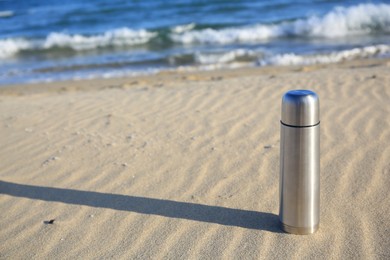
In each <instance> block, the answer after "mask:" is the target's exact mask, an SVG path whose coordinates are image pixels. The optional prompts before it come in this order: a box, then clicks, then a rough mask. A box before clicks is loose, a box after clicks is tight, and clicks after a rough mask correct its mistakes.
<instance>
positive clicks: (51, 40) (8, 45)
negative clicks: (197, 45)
mask: <svg viewBox="0 0 390 260" xmlns="http://www.w3.org/2000/svg"><path fill="white" fill-rule="evenodd" d="M156 34H157V33H155V32H150V31H147V30H144V29H141V30H132V29H129V28H119V29H114V30H110V31H107V32H105V33H103V34H97V35H89V36H87V35H80V34H66V33H57V32H53V33H50V34H49V35H48V36H47V37H46V38H45V39H43V40H40V39H29V40H28V39H23V38H12V39H1V40H0V58H6V57H9V56H13V55H15V54H17V53H18V52H20V51H25V50H32V51H34V50H38V51H39V50H48V49H52V48H69V49H72V50H75V51H81V50H91V49H96V48H101V47H110V46H111V47H115V46H132V45H140V44H145V43H147V42H148V41H149V40H150V39H152V38H153V37H154V36H156Z"/></svg>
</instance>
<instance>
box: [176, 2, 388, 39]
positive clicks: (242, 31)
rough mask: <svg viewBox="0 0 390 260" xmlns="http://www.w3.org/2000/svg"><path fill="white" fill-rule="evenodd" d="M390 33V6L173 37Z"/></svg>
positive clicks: (354, 8)
mask: <svg viewBox="0 0 390 260" xmlns="http://www.w3.org/2000/svg"><path fill="white" fill-rule="evenodd" d="M383 32H384V33H390V5H388V4H377V5H375V4H359V5H355V6H351V7H347V8H346V7H337V8H335V9H333V10H332V11H331V12H329V13H327V14H325V15H324V16H322V17H318V16H311V17H309V18H306V19H300V20H296V21H293V22H283V23H280V24H271V25H265V24H258V25H252V26H246V27H240V28H237V27H236V28H226V29H221V30H215V29H211V28H209V29H204V30H199V31H185V32H183V33H179V34H172V35H171V38H172V40H173V41H175V42H179V43H183V44H192V43H204V44H229V43H251V42H261V41H264V40H267V39H271V38H280V37H305V38H310V37H323V38H336V37H345V36H352V35H365V34H373V33H383Z"/></svg>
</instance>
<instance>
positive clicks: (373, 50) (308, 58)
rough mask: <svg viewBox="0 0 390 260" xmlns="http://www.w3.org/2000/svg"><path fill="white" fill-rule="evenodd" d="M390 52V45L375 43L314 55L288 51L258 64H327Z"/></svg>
mask: <svg viewBox="0 0 390 260" xmlns="http://www.w3.org/2000/svg"><path fill="white" fill-rule="evenodd" d="M388 54H390V45H383V44H381V45H373V46H366V47H361V48H353V49H349V50H342V51H337V52H330V53H325V54H314V55H299V54H295V53H286V54H278V55H274V56H270V57H268V58H264V59H260V60H259V61H258V64H259V65H260V66H266V65H281V66H288V65H311V64H326V63H337V62H342V61H348V60H355V59H362V58H374V57H379V56H381V55H388Z"/></svg>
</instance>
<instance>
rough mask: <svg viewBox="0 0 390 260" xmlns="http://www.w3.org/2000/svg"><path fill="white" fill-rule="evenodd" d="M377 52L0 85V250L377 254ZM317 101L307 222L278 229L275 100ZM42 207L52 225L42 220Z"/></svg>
mask: <svg viewBox="0 0 390 260" xmlns="http://www.w3.org/2000/svg"><path fill="white" fill-rule="evenodd" d="M389 71H390V66H389V62H388V61H376V62H372V63H367V62H366V63H361V64H360V63H353V64H349V63H348V64H343V65H337V66H335V65H333V66H321V67H315V66H313V67H304V68H285V69H279V68H274V69H272V68H271V69H248V70H236V71H224V72H223V71H221V72H211V73H210V72H208V73H206V72H205V73H192V74H191V73H180V72H178V73H172V74H170V73H168V74H167V75H164V74H160V75H156V76H152V77H143V78H138V79H118V80H103V81H101V80H93V81H80V82H64V83H53V84H48V85H41V86H28V87H27V86H18V87H13V88H3V89H1V90H0V93H1V95H0V111H1V114H0V120H1V121H0V161H1V167H0V193H1V195H0V207H1V212H2V214H1V218H0V230H1V232H0V258H1V259H20V258H22V259H30V258H33V259H42V258H45V259H60V258H61V259H75V258H78V259H87V258H100V259H103V258H110V257H112V258H114V259H117V258H123V259H137V258H138V259H150V258H154V259H188V258H190V259H195V258H203V259H204V258H207V259H218V258H219V259H263V258H264V259H286V258H288V259H291V258H292V259H314V258H315V259H388V258H389V257H390V236H389V234H390V203H389V201H390V189H389V187H390V145H389V144H390V116H389V115H390V73H389ZM296 88H307V89H312V90H314V91H316V92H317V94H318V95H319V97H320V101H321V223H320V230H319V231H318V232H317V233H316V234H314V235H311V236H296V235H289V234H285V233H283V232H281V231H280V229H279V227H278V217H277V214H278V203H279V202H278V199H279V198H278V196H279V194H278V192H279V190H278V189H279V124H280V123H279V120H280V101H281V96H282V95H283V93H284V92H285V91H287V90H289V89H296ZM50 220H52V221H51V223H50Z"/></svg>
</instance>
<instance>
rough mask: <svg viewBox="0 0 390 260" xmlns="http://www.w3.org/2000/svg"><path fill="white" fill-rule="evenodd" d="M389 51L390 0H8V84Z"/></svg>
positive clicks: (3, 24) (1, 54) (3, 60)
mask: <svg viewBox="0 0 390 260" xmlns="http://www.w3.org/2000/svg"><path fill="white" fill-rule="evenodd" d="M385 56H390V1H325V0H322V1H291V0H284V1H282V0H280V1H253V0H252V1H249V0H244V1H219V0H209V1H195V0H192V1H190V0H187V1H185V0H172V1H162V0H161V1H160V0H144V1H136V0H134V1H127V2H125V1H117V0H113V1H108V0H96V1H89V2H83V1H76V0H68V1H54V0H46V1H38V0H35V1H33V0H24V1H12V0H0V84H13V83H22V82H39V81H53V80H63V79H80V78H96V77H118V76H126V75H137V74H142V73H153V72H156V71H159V70H166V69H216V68H234V67H239V66H269V65H296V64H313V63H330V62H342V61H344V60H350V59H361V58H368V57H370V58H376V57H378V58H380V57H385Z"/></svg>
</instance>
